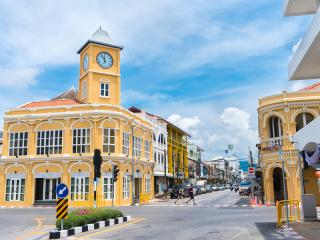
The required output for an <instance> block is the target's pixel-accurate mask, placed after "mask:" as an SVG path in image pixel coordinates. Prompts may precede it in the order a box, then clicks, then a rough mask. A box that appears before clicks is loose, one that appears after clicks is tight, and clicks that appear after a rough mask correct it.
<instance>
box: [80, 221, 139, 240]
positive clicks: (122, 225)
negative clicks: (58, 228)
mask: <svg viewBox="0 0 320 240" xmlns="http://www.w3.org/2000/svg"><path fill="white" fill-rule="evenodd" d="M144 219H145V218H142V217H141V218H135V219H133V220H132V221H130V222H127V223H124V224H121V225H118V226H115V227H113V228H107V229H105V230H102V231H98V232H94V233H90V234H88V235H85V236H82V237H77V238H76V239H86V238H87V237H93V236H97V235H100V234H102V233H106V232H111V231H114V230H116V229H119V228H123V227H126V226H128V225H131V224H134V223H138V222H141V221H143V220H144Z"/></svg>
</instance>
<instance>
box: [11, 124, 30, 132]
mask: <svg viewBox="0 0 320 240" xmlns="http://www.w3.org/2000/svg"><path fill="white" fill-rule="evenodd" d="M19 125H20V126H21V125H22V126H24V127H26V128H27V129H28V130H27V131H28V132H29V131H30V126H29V125H28V124H26V123H22V122H17V123H14V124H12V125H10V127H9V128H8V132H12V128H13V127H15V126H19Z"/></svg>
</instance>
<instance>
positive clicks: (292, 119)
mask: <svg viewBox="0 0 320 240" xmlns="http://www.w3.org/2000/svg"><path fill="white" fill-rule="evenodd" d="M319 114H320V84H315V85H312V86H310V87H307V88H304V89H302V90H300V91H297V92H286V91H283V92H282V93H281V94H277V95H273V96H267V97H264V98H261V99H259V107H258V116H259V136H260V139H261V149H260V163H261V166H262V170H263V180H264V192H265V199H266V202H269V203H271V204H273V203H275V202H276V201H279V200H283V199H284V190H283V181H282V165H281V159H280V156H279V149H281V150H282V152H283V154H282V157H283V159H284V165H285V169H284V170H285V176H286V177H285V179H286V180H285V181H286V186H287V189H288V198H289V199H297V200H300V194H301V178H300V168H299V164H298V163H299V161H298V152H297V150H296V149H295V148H294V145H293V144H292V143H291V140H290V139H291V137H290V136H292V135H293V134H294V133H296V132H297V131H298V130H300V129H301V128H303V127H304V126H305V125H307V124H308V123H310V122H311V121H312V120H313V119H315V118H316V117H318V116H319ZM301 168H303V160H302V159H301ZM314 173H315V169H314V168H312V167H309V168H308V169H306V170H303V179H304V192H305V193H309V194H316V195H317V204H318V205H319V204H320V194H319V191H318V188H317V179H316V177H315V175H314Z"/></svg>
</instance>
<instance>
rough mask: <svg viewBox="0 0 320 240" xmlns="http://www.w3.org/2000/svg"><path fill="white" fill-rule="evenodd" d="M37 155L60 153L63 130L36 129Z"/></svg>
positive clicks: (61, 151)
mask: <svg viewBox="0 0 320 240" xmlns="http://www.w3.org/2000/svg"><path fill="white" fill-rule="evenodd" d="M36 151H37V155H45V154H62V153H63V130H61V129H56V130H41V131H37V149H36Z"/></svg>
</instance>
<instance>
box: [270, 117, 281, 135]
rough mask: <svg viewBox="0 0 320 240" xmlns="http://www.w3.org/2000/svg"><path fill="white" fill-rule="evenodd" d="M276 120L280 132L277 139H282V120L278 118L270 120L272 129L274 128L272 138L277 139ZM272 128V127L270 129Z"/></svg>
mask: <svg viewBox="0 0 320 240" xmlns="http://www.w3.org/2000/svg"><path fill="white" fill-rule="evenodd" d="M275 118H276V119H277V120H278V131H279V136H277V137H282V125H281V124H282V122H281V119H280V118H279V117H277V116H272V117H271V119H270V120H272V121H269V124H271V128H272V133H271V132H270V138H277V137H276V136H275V135H276V131H275V122H274V121H275ZM269 128H270V127H269Z"/></svg>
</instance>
